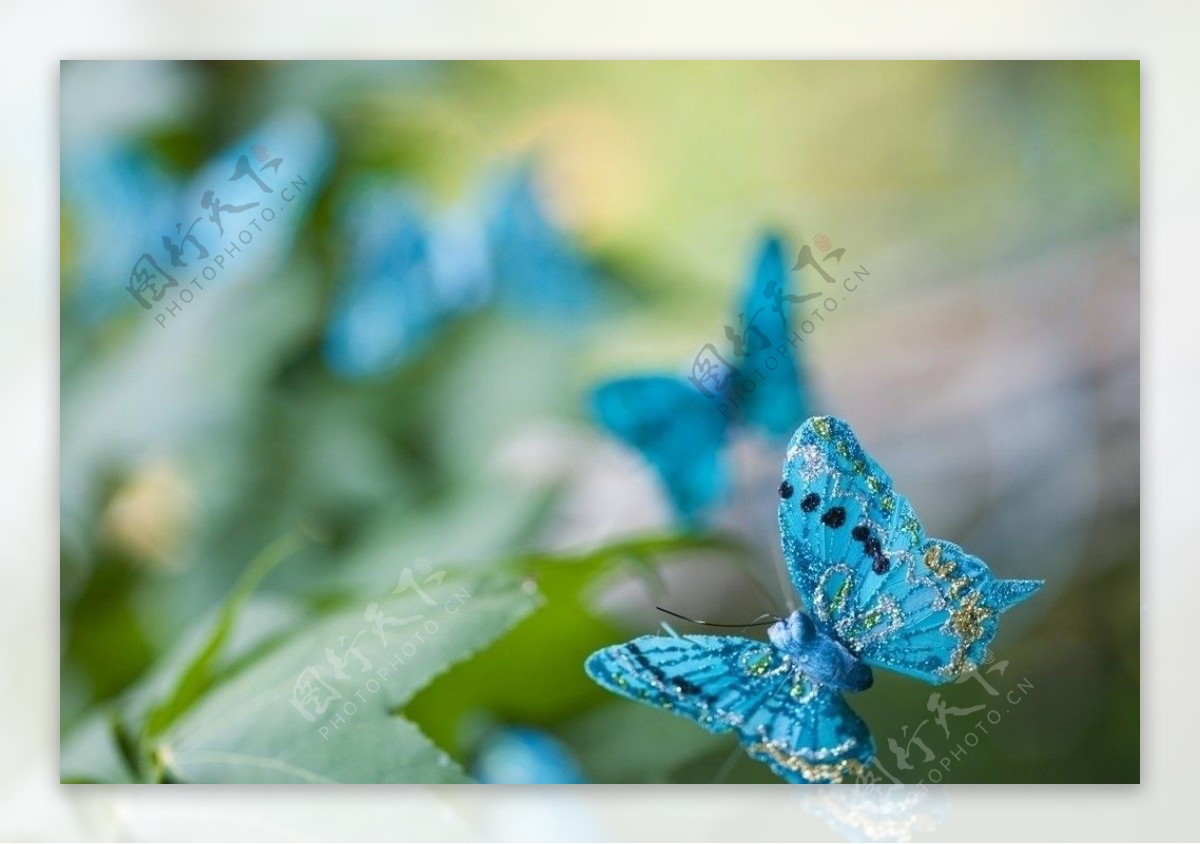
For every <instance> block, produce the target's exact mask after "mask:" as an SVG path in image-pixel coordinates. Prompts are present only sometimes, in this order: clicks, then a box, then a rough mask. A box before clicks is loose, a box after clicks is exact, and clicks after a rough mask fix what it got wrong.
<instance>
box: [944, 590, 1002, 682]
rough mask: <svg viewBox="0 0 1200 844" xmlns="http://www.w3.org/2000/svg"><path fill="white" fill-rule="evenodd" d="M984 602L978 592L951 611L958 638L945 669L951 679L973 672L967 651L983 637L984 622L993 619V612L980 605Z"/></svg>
mask: <svg viewBox="0 0 1200 844" xmlns="http://www.w3.org/2000/svg"><path fill="white" fill-rule="evenodd" d="M982 600H983V595H982V593H980V592H979V591H978V590H976V591H975V592H972V593H971V594H969V595H968V596H967V597H966V598H965V599H963V602H962V606H960V607H958V608H957V609H954V610H951V611H950V622H949V624H950V629H951V630H953V631H954V634H955V635H956V636H958V647H956V648H955V649H954V656H953V657H952V658H951V660H950V664H949V665H947V666H946V669H945V673H946V674H947V675H948V676H950V677H958V676H959V675H961V674H963V673H964V672H966V671H969V670H971V667H970V665H969V663H968V662H967V651H968V650H970V649H971V645H973V644H975V643H976V642H977V641H979V639H980V638H981V637H982V636H983V622H985V621H987V620H988V619H989V618H991V617H992V611H991V610H989V609H988V608H987V607H985V606H983V605H982V604H981V603H980V601H982Z"/></svg>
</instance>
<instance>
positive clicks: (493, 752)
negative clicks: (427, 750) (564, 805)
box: [471, 727, 585, 785]
mask: <svg viewBox="0 0 1200 844" xmlns="http://www.w3.org/2000/svg"><path fill="white" fill-rule="evenodd" d="M471 770H472V774H473V775H474V777H475V779H477V780H479V782H482V783H500V784H505V785H553V784H557V783H565V784H575V783H582V782H585V779H584V776H583V773H582V772H581V771H580V770H579V765H578V764H576V762H575V760H574V759H573V758H572V757H571V754H570V752H569V751H568V750H567V748H566V747H564V746H563V744H562V743H561V742H560V741H558V740H557V739H555V738H554V737H553V736H551V735H550V734H549V733H546V732H543V731H542V730H535V729H533V728H531V727H508V728H506V729H502V730H497V731H496V732H494V733H493V734H492V735H491V736H489V737H488V739H487V741H485V742H484V744H483V747H482V748H481V749H480V751H479V753H478V754H477V756H476V757H475V761H474V764H473V765H472V766H471Z"/></svg>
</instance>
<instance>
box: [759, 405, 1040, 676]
mask: <svg viewBox="0 0 1200 844" xmlns="http://www.w3.org/2000/svg"><path fill="white" fill-rule="evenodd" d="M783 480H784V482H785V484H784V485H783V486H781V490H786V488H787V486H788V485H790V487H791V491H790V495H788V496H787V497H786V498H784V499H783V500H782V501H781V502H780V506H779V527H780V534H781V537H782V540H783V551H784V556H785V557H786V559H787V564H788V571H789V573H790V574H791V577H792V583H793V585H794V586H795V588H796V591H797V592H798V593H799V596H800V598H801V600H803V601H804V603H805V605H806V606H807V608H808V609H809V611H810V612H811V613H812V615H813V617H814V618H815V619H816V621H817V623H819V624H822V625H824V627H825V628H826V629H827V630H828V631H829V632H830V633H831V634H832V635H834V636H835V637H836V638H838V639H839V640H840V641H841V642H842V643H843V644H845V645H846V646H847V647H849V648H850V650H851V651H853V652H854V653H855V654H856V655H858V656H859V657H860V658H861V659H863V660H864V661H866V662H867V663H869V664H871V665H875V666H879V667H883V668H888V669H890V670H893V671H896V672H899V673H901V674H907V675H909V676H913V677H917V678H919V679H922V680H925V681H927V682H930V683H945V682H949V681H951V680H954V679H956V678H957V677H959V676H961V675H962V674H964V673H968V672H970V671H971V670H973V667H974V666H975V665H977V664H979V663H980V662H982V661H983V656H984V652H985V650H986V649H987V646H988V643H989V642H991V640H992V637H993V636H994V635H995V633H996V627H997V623H998V620H999V616H1000V613H1001V612H1003V611H1004V610H1006V609H1008V608H1009V607H1011V606H1013V605H1014V604H1017V603H1019V602H1020V601H1022V600H1024V599H1025V598H1028V597H1029V596H1030V595H1032V594H1033V593H1034V592H1036V591H1037V590H1038V589H1040V588H1041V586H1042V581H1040V580H1000V579H998V578H997V577H996V576H995V575H994V574H992V572H991V571H990V570H989V569H988V567H987V566H986V565H985V564H984V563H983V561H982V560H980V559H978V558H977V557H973V556H971V555H970V554H967V553H966V552H965V551H963V550H962V549H961V548H959V547H958V546H957V545H954V544H952V543H949V542H944V541H943V540H940V539H930V538H928V537H926V535H925V530H924V528H923V527H922V525H921V522H920V521H919V520H918V519H917V516H916V513H915V512H913V509H912V506H911V505H910V504H909V502H908V501H907V500H906V499H905V498H904V496H902V495H900V494H899V493H898V492H896V491H895V490H894V489H893V486H892V479H891V478H890V477H889V476H888V475H887V473H886V472H884V471H883V469H882V468H880V466H879V464H878V463H876V462H875V461H874V460H873V459H872V458H871V456H870V455H868V454H867V453H866V452H865V451H863V449H862V447H861V446H860V445H859V443H858V440H857V439H856V438H855V436H854V432H853V431H852V430H851V429H850V426H849V425H847V424H846V423H845V422H842V421H841V420H839V419H834V418H832V417H827V416H826V417H814V418H812V419H809V420H808V421H807V422H805V423H804V424H803V425H801V426H800V428H799V430H797V431H796V433H795V435H794V436H793V437H792V440H791V443H790V445H789V446H788V452H787V461H786V463H785V464H784V467H783Z"/></svg>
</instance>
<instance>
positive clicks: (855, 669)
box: [767, 610, 875, 692]
mask: <svg viewBox="0 0 1200 844" xmlns="http://www.w3.org/2000/svg"><path fill="white" fill-rule="evenodd" d="M767 638H768V639H770V640H771V644H772V645H774V646H775V647H776V648H778V649H779V650H781V651H782V652H783V653H785V654H787V655H788V656H789V657H790V658H791V661H792V664H793V665H794V666H795V669H796V670H797V671H799V672H801V673H802V674H804V675H805V676H806V677H808V678H809V679H810V680H812V681H813V682H814V683H819V684H820V685H822V686H828V687H829V688H831V689H837V690H838V691H843V692H862V691H866V690H867V689H869V688H871V684H872V683H874V682H875V678H874V676H873V675H872V674H871V666H869V665H867V664H866V663H865V662H863V661H862V660H860V659H859V658H858V657H856V656H855V655H854V654H852V653H851V652H850V650H849V649H848V648H846V646H845V645H843V644H842V643H841V642H839V641H838V640H837V639H835V638H833V637H832V636H830V635H829V634H827V633H825V632H824V631H822V630H821V629H820V628H819V627H818V626H817V625H816V624H815V623H814V622H813V620H812V619H811V618H810V617H809V616H808V615H807V614H806V613H804V612H802V611H801V610H796V611H795V612H794V613H792V614H791V615H789V616H788V617H787V618H785V619H783V620H782V621H778V622H776V623H775V624H772V625H771V626H770V627H769V628H767Z"/></svg>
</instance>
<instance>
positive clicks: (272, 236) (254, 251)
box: [62, 112, 332, 321]
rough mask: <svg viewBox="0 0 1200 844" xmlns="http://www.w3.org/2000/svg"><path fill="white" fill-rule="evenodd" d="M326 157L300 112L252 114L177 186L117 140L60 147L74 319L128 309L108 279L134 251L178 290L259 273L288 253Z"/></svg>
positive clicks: (324, 143) (121, 273) (325, 143)
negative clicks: (258, 117) (257, 156)
mask: <svg viewBox="0 0 1200 844" xmlns="http://www.w3.org/2000/svg"><path fill="white" fill-rule="evenodd" d="M252 149H254V150H260V151H264V152H265V151H267V150H269V152H270V157H271V161H269V162H267V163H266V164H263V165H261V166H260V164H259V162H258V161H255V162H254V163H253V164H251V163H250V157H249V156H248V155H247V153H248V152H250V151H251V150H252ZM331 157H332V144H331V142H330V139H329V135H328V132H327V131H326V130H325V128H324V127H323V126H322V124H321V123H320V122H319V121H318V120H317V119H316V118H315V117H313V116H311V115H309V114H307V113H305V112H288V113H283V114H280V115H277V116H275V117H272V118H271V119H269V120H267V121H264V122H263V123H261V124H259V125H258V126H256V127H255V128H254V130H253V131H251V132H249V133H248V134H246V135H245V136H243V137H242V138H240V139H239V140H237V141H236V142H234V143H232V144H230V145H229V146H227V147H226V148H225V149H224V150H223V151H222V152H220V153H219V154H217V155H216V156H215V157H213V158H212V159H210V160H209V161H208V162H206V163H205V164H204V165H203V166H202V167H201V168H200V169H199V170H198V171H197V172H196V173H195V175H194V176H192V177H191V178H190V179H188V180H186V181H181V180H179V179H177V178H176V177H175V176H173V175H171V174H169V173H167V172H166V171H165V170H164V169H163V168H161V167H159V166H157V165H156V163H155V161H154V159H153V157H152V156H150V155H149V154H148V153H147V152H146V151H144V150H141V149H139V147H138V146H136V145H135V144H134V143H133V142H132V141H131V140H128V139H127V140H123V141H120V142H113V141H104V142H102V143H98V144H95V145H87V146H84V147H82V148H80V149H74V148H72V149H64V152H63V185H62V192H63V204H64V207H65V208H66V209H67V214H68V216H69V219H70V220H71V224H72V229H71V231H72V239H73V241H74V248H73V249H72V250H71V251H72V252H73V253H74V255H75V260H74V261H73V262H72V265H71V267H70V268H69V270H68V274H70V275H72V276H76V277H78V279H79V281H78V288H77V290H76V292H75V294H74V299H75V302H74V303H73V304H74V305H75V306H76V309H77V311H78V313H79V315H80V316H81V317H82V318H83V319H84V320H87V321H98V320H102V319H105V318H107V317H109V316H111V315H112V314H113V313H115V312H117V310H118V309H119V307H120V306H121V305H128V303H129V301H130V299H129V296H128V292H127V290H126V288H123V287H122V285H121V283H120V282H121V281H127V280H130V273H131V268H132V267H134V266H135V265H136V264H138V263H139V256H143V258H149V259H152V260H153V265H154V266H155V267H156V268H158V269H159V270H160V271H162V272H164V273H166V274H168V275H169V276H170V277H171V278H172V279H174V280H175V282H176V285H184V286H185V287H186V285H187V279H189V278H197V280H198V283H199V285H200V287H201V288H202V289H207V287H208V286H209V285H210V282H211V283H212V286H217V285H231V284H235V283H238V282H244V281H246V280H249V279H254V278H258V277H260V276H262V275H264V274H265V273H266V271H268V270H270V269H272V268H273V267H275V266H277V265H278V263H279V262H280V261H281V259H282V257H283V256H284V255H286V254H287V253H288V251H289V250H290V249H291V246H292V242H293V240H294V238H295V235H296V232H297V231H298V230H299V228H300V226H301V224H302V223H303V222H304V220H305V219H306V215H307V212H308V210H309V209H310V208H311V207H312V205H313V202H314V200H315V198H316V196H317V195H318V192H319V190H318V189H319V186H320V184H321V182H322V181H323V180H324V177H325V174H326V172H327V170H328V164H329V161H330V159H331ZM272 168H273V170H272ZM264 170H266V171H268V172H264ZM268 179H269V180H271V181H273V182H275V185H276V187H275V188H272V187H270V186H269V185H268V184H267V181H266V180H268ZM205 202H207V203H208V204H207V205H205V204H204V203H205ZM222 211H224V212H225V213H224V215H222V213H221V212H222ZM268 213H269V214H270V216H269V217H267V216H265V215H266V214H268ZM260 219H261V220H262V222H260ZM268 220H269V222H267V221H268ZM218 221H219V222H218ZM201 277H202V279H203V280H200V279H201ZM176 285H172V286H176Z"/></svg>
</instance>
